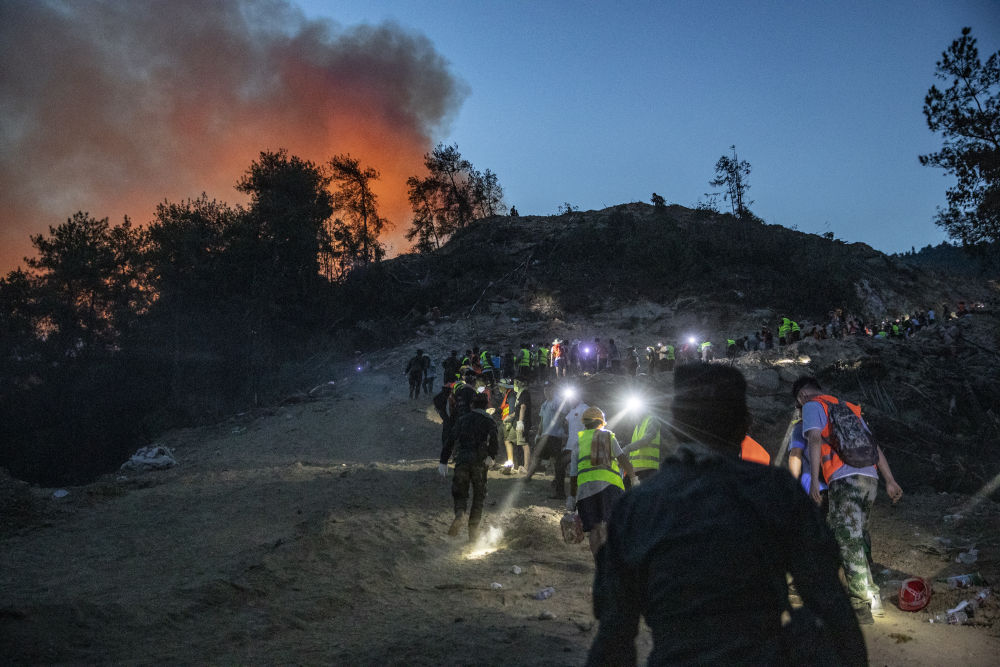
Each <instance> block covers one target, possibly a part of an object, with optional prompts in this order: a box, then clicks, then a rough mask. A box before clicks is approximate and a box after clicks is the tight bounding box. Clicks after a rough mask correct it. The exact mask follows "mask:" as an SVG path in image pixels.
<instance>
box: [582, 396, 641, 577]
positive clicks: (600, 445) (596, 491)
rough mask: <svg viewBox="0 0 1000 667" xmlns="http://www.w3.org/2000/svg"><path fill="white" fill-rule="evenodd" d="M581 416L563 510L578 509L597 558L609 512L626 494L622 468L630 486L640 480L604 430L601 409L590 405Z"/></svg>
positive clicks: (615, 442) (604, 535)
mask: <svg viewBox="0 0 1000 667" xmlns="http://www.w3.org/2000/svg"><path fill="white" fill-rule="evenodd" d="M581 417H582V419H583V426H584V430H582V431H580V432H579V434H578V440H577V448H576V450H575V451H573V452H572V454H571V455H570V463H569V469H570V475H571V476H570V481H569V486H570V495H569V496H567V497H566V510H567V511H569V512H573V511H575V510H579V513H580V523H582V524H583V531H584V532H585V533H587V535H588V537H589V538H590V552H591V553H592V554H593V556H594V559H595V560H596V559H597V552H598V551H600V549H601V546H602V545H603V544H604V541H605V540H606V539H607V537H608V521H609V520H610V519H611V511H612V509H614V505H615V502H616V501H617V500H618V499H619V498H620V497H621V496H622V495H623V494H624V493H625V482H624V481H623V480H622V471H624V472H625V474H627V475H629V476H631V482H632V485H633V486H638V485H639V479H638V478H637V477H636V476H635V473H634V472H633V470H632V464H631V463H629V460H628V454H626V453H625V452H623V451H622V448H621V446H620V445H619V444H618V440H616V439H615V434H614V433H612V432H611V431H608V430H605V428H604V425H605V423H606V420H605V418H604V412H602V411H601V409H600V408H596V407H589V408H587V409H586V410H584V411H583V415H581Z"/></svg>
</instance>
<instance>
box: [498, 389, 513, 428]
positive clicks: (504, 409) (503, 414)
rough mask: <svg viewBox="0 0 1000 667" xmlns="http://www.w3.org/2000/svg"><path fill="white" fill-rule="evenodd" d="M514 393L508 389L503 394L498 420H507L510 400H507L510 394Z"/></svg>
mask: <svg viewBox="0 0 1000 667" xmlns="http://www.w3.org/2000/svg"><path fill="white" fill-rule="evenodd" d="M513 393H514V390H513V389H508V390H507V391H506V393H504V395H503V403H501V404H500V420H501V421H507V417H509V416H510V407H511V406H510V402H509V401H508V400H507V399H508V398H510V395H511V394H513Z"/></svg>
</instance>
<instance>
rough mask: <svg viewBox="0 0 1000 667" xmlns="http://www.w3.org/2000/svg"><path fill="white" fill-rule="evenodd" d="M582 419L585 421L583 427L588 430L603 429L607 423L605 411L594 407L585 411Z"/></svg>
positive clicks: (581, 416)
mask: <svg viewBox="0 0 1000 667" xmlns="http://www.w3.org/2000/svg"><path fill="white" fill-rule="evenodd" d="M580 419H581V420H582V421H583V427H584V428H587V429H591V428H601V427H603V426H604V424H605V423H607V422H606V420H605V419H604V411H603V410H601V409H600V408H598V407H594V406H591V407H589V408H587V409H586V410H584V411H583V414H582V415H580Z"/></svg>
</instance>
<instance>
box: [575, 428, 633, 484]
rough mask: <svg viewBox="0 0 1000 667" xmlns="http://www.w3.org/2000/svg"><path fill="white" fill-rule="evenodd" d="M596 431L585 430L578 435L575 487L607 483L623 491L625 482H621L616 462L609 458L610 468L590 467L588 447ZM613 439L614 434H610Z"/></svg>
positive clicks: (620, 474)
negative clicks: (593, 483) (592, 483)
mask: <svg viewBox="0 0 1000 667" xmlns="http://www.w3.org/2000/svg"><path fill="white" fill-rule="evenodd" d="M596 432H597V429H593V428H591V429H587V430H585V431H580V433H579V438H580V440H579V447H580V449H579V455H578V458H577V464H576V485H577V487H580V486H582V485H584V484H586V483H587V482H607V483H608V484H614V485H615V486H617V487H618V488H619V489H621V490H622V491H624V490H625V482H623V481H622V473H621V470H620V469H619V468H618V461H616V460H615V458H614V456H613V455H612V457H611V465H610V466H598V467H596V468H595V467H591V465H590V445H591V443H592V442H593V441H594V433H596ZM611 436H612V437H614V433H612V434H611Z"/></svg>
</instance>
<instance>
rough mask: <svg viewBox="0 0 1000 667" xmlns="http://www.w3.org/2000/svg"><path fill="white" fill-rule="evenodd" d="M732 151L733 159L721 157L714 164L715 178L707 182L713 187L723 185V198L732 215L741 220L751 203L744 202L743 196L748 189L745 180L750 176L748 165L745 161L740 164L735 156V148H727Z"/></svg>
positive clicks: (748, 185)
mask: <svg viewBox="0 0 1000 667" xmlns="http://www.w3.org/2000/svg"><path fill="white" fill-rule="evenodd" d="M729 148H730V149H731V150H732V151H733V157H729V156H728V155H723V156H722V157H720V158H719V161H718V162H716V163H715V178H714V179H712V180H711V181H709V182H708V184H709V185H711V186H713V187H719V186H720V185H724V186H725V187H726V192H725V193H724V194H723V198H724V199H726V200H728V201H729V205H730V206H731V207H732V209H733V215H734V216H736V217H737V218H743V217H744V216H745V215H746V214H747V213H748V212H749V211H748V207H749V206H750V204H752V203H753V202H752V201H749V202H744V195H745V194H746V191H747V190H749V189H750V184H749V183H748V182H747V178H749V176H750V163H749V162H747V161H746V160H744V161H742V162H740V160H739V158H737V156H736V146H730V147H729Z"/></svg>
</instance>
